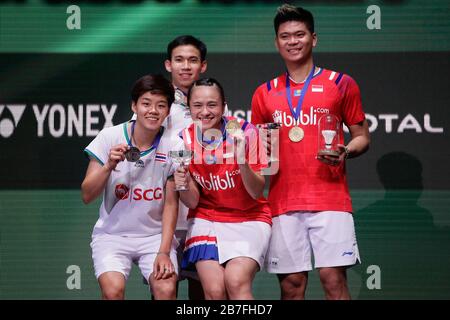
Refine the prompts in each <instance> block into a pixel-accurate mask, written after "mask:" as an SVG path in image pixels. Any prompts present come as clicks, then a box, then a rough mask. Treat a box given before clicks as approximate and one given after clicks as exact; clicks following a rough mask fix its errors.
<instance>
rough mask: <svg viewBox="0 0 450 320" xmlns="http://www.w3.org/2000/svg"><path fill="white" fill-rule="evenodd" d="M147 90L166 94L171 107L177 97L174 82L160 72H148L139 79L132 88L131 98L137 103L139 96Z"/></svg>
mask: <svg viewBox="0 0 450 320" xmlns="http://www.w3.org/2000/svg"><path fill="white" fill-rule="evenodd" d="M147 92H151V93H152V94H161V95H163V96H165V97H166V98H167V103H168V104H169V108H170V106H171V105H172V103H173V101H174V99H175V98H174V96H175V91H174V89H173V85H172V83H170V81H169V80H167V79H166V78H164V76H162V75H160V74H156V75H153V74H148V75H145V76H143V77H142V78H140V79H138V80H137V81H136V82H135V83H134V85H133V88H132V89H131V100H132V101H133V102H134V103H137V101H138V100H139V97H140V96H142V95H143V94H145V93H147Z"/></svg>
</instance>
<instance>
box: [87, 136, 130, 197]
mask: <svg viewBox="0 0 450 320" xmlns="http://www.w3.org/2000/svg"><path fill="white" fill-rule="evenodd" d="M127 150H128V146H127V145H126V144H119V145H116V146H114V147H112V148H111V150H110V152H109V157H108V161H107V162H106V163H105V164H104V165H101V164H100V163H99V162H98V161H97V160H94V159H92V160H91V161H90V162H89V166H88V168H87V171H86V176H85V177H84V180H83V183H82V184H81V196H82V198H83V202H84V203H85V204H88V203H90V202H91V201H93V200H95V199H96V198H97V197H98V196H99V195H100V194H101V193H102V192H103V190H104V189H105V186H106V182H107V181H108V178H109V176H110V174H111V171H113V170H114V169H115V168H116V166H117V164H118V163H119V162H120V161H123V160H125V152H126V151H127Z"/></svg>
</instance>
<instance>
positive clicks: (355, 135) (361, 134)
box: [344, 120, 370, 158]
mask: <svg viewBox="0 0 450 320" xmlns="http://www.w3.org/2000/svg"><path fill="white" fill-rule="evenodd" d="M348 129H349V131H350V135H351V137H352V139H351V140H350V142H349V143H348V144H347V157H348V158H355V157H358V156H360V155H362V154H363V153H365V152H366V151H367V150H369V145H370V135H369V125H368V123H367V120H363V121H361V122H360V123H357V124H355V125H352V126H349V127H348ZM344 151H345V150H344Z"/></svg>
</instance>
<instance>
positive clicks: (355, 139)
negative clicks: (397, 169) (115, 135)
mask: <svg viewBox="0 0 450 320" xmlns="http://www.w3.org/2000/svg"><path fill="white" fill-rule="evenodd" d="M274 27H275V34H276V37H275V45H276V47H277V49H278V51H279V53H280V55H281V57H282V58H283V60H284V62H285V65H286V69H287V71H286V72H285V73H283V74H281V75H280V76H278V77H277V78H274V79H272V80H270V81H267V82H266V83H264V84H262V85H261V86H259V87H258V88H257V89H256V91H255V93H254V95H253V100H252V122H253V123H254V124H260V123H268V122H278V123H280V124H281V128H280V137H279V145H280V146H279V148H280V151H279V153H280V156H279V159H280V163H279V166H280V168H279V171H278V173H277V174H276V175H274V176H271V183H270V191H269V203H270V206H271V210H272V215H273V229H272V238H271V241H270V245H269V249H268V252H267V255H266V268H267V270H268V272H270V273H276V274H277V276H278V279H279V282H280V287H281V297H282V299H303V298H304V296H305V290H306V284H307V279H308V271H310V270H312V264H311V254H314V262H315V265H314V267H315V268H317V269H318V270H319V275H320V280H321V283H322V286H323V289H324V291H325V296H326V298H327V299H350V294H349V290H348V288H347V280H346V269H347V268H348V267H349V266H352V265H354V264H356V263H358V262H359V261H360V259H359V251H358V246H357V242H356V236H355V229H354V222H353V216H352V203H351V198H350V194H349V191H348V186H347V180H346V176H345V161H346V159H347V158H353V157H356V156H359V155H361V154H362V153H364V152H365V151H367V149H368V147H369V142H370V138H369V130H368V125H367V122H366V120H365V115H364V112H363V110H362V106H361V97H360V91H359V88H358V86H357V84H356V82H355V81H354V80H353V79H352V78H351V77H349V76H348V75H346V74H343V73H339V72H336V71H331V70H326V69H323V68H321V67H318V66H315V65H314V62H313V56H312V49H313V48H314V47H315V46H316V44H317V35H316V33H314V19H313V16H312V14H311V13H310V12H309V11H307V10H304V9H302V8H297V7H294V6H291V5H286V4H285V5H283V6H281V7H280V8H278V11H277V14H276V16H275V19H274ZM323 115H334V116H336V118H337V119H338V120H339V128H338V130H337V135H336V136H339V140H338V150H337V154H336V155H325V156H323V155H318V139H319V136H318V135H319V132H318V131H319V128H318V125H319V119H320V118H321V117H322V116H323ZM342 123H344V124H345V125H346V126H347V127H348V128H349V130H350V135H351V140H350V141H349V142H348V143H347V145H345V144H344V139H343V130H342Z"/></svg>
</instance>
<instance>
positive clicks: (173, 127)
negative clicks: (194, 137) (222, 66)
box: [164, 35, 207, 300]
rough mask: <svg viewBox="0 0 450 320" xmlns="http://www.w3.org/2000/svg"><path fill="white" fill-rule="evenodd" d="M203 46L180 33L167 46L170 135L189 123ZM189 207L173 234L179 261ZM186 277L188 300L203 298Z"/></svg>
mask: <svg viewBox="0 0 450 320" xmlns="http://www.w3.org/2000/svg"><path fill="white" fill-rule="evenodd" d="M206 53H207V49H206V45H205V44H204V43H203V42H202V41H200V40H199V39H197V38H195V37H193V36H191V35H183V36H179V37H177V38H175V39H173V40H172V41H171V42H170V43H169V44H168V46H167V59H166V60H165V62H164V66H165V68H166V70H167V72H169V73H170V74H171V78H172V85H173V86H174V89H175V101H174V103H173V104H172V106H171V108H170V116H169V117H168V118H167V120H166V121H167V128H168V130H169V131H170V134H171V135H173V136H174V139H175V137H178V135H179V133H180V132H181V130H182V129H184V128H187V127H188V126H189V125H190V124H191V123H192V118H191V113H190V111H189V107H188V106H187V92H188V90H189V88H190V87H191V85H192V84H193V83H194V81H196V80H198V79H199V78H200V74H202V73H204V72H205V71H206V68H207V62H206ZM187 214H188V208H187V207H186V206H185V205H184V204H183V203H182V202H180V203H179V210H178V221H177V227H176V232H175V234H176V237H177V240H178V241H179V242H180V246H179V248H178V259H179V260H178V261H179V262H181V258H182V256H183V249H184V241H185V239H186V232H187ZM186 278H187V279H188V285H189V289H188V290H189V293H188V295H189V299H191V300H199V299H204V294H203V289H202V286H201V284H200V281H198V276H197V274H196V273H195V272H192V271H184V270H183V271H181V272H180V277H179V280H184V279H186Z"/></svg>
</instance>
